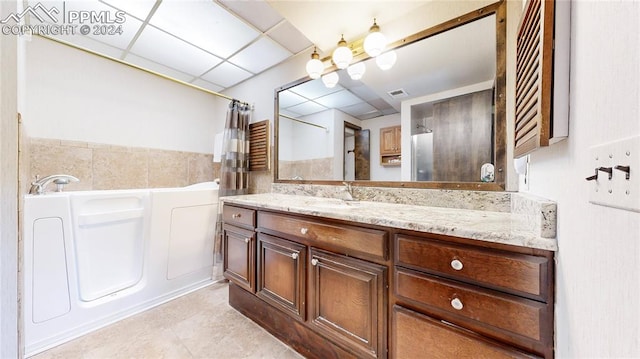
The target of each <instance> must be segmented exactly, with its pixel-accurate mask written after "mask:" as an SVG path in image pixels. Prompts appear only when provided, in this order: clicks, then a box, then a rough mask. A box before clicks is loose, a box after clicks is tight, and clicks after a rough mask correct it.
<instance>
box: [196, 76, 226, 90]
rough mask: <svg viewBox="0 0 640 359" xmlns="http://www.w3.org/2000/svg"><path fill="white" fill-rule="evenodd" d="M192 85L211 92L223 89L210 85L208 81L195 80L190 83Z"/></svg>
mask: <svg viewBox="0 0 640 359" xmlns="http://www.w3.org/2000/svg"><path fill="white" fill-rule="evenodd" d="M192 84H194V85H196V86H200V87H202V88H205V89H207V90H211V91H213V92H220V91H222V90H224V88H223V87H220V86H218V85H216V84H212V83H211V82H209V81H205V80H203V79H196V80H195V81H193V82H192Z"/></svg>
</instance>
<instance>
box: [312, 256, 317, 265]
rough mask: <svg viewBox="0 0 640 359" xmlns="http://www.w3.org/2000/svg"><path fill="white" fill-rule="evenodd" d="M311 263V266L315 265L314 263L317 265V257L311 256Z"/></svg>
mask: <svg viewBox="0 0 640 359" xmlns="http://www.w3.org/2000/svg"><path fill="white" fill-rule="evenodd" d="M311 265H312V266H316V265H318V260H317V259H315V258H313V259H312V260H311Z"/></svg>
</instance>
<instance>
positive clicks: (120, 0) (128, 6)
mask: <svg viewBox="0 0 640 359" xmlns="http://www.w3.org/2000/svg"><path fill="white" fill-rule="evenodd" d="M100 1H102V2H103V3H105V4H109V5H111V6H113V7H115V8H117V9H120V10H122V11H124V12H126V13H127V14H131V15H133V16H135V17H137V18H138V19H140V20H143V21H144V20H146V19H147V15H149V12H150V11H151V9H152V8H153V5H155V3H156V2H155V0H137V1H131V0H100Z"/></svg>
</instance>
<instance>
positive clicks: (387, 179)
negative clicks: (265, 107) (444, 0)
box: [275, 2, 506, 190]
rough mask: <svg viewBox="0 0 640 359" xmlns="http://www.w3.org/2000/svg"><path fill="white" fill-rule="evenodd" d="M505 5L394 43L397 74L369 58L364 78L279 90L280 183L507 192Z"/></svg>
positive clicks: (345, 75) (342, 75)
mask: <svg viewBox="0 0 640 359" xmlns="http://www.w3.org/2000/svg"><path fill="white" fill-rule="evenodd" d="M504 8H505V6H504V2H499V3H495V4H493V5H490V6H487V7H485V8H482V9H480V10H477V11H474V12H472V13H469V14H466V15H464V16H460V17H457V18H455V19H451V20H450V21H447V22H445V23H442V24H440V25H437V26H434V27H432V28H429V29H425V30H423V31H421V32H420V33H417V34H414V35H412V36H409V37H407V38H405V39H402V40H399V41H397V42H395V43H393V44H391V45H390V46H389V48H391V49H394V51H395V52H396V55H397V60H396V63H395V65H394V66H393V67H392V68H391V69H388V70H381V69H380V67H379V66H377V65H376V59H372V58H364V59H363V60H362V62H363V64H364V65H365V67H366V71H365V73H364V76H363V77H362V78H361V79H359V80H353V79H351V78H350V76H349V74H348V73H347V70H339V71H338V72H337V73H338V75H339V78H340V80H339V82H338V83H337V85H335V86H334V87H331V88H329V87H327V86H326V85H325V84H324V82H323V81H322V79H316V80H310V79H309V78H306V79H301V80H299V81H296V82H294V83H291V84H288V85H285V86H283V87H281V88H278V89H276V94H275V99H276V102H275V111H276V116H275V118H276V119H277V120H276V146H275V148H276V153H275V160H276V163H275V176H276V177H275V181H276V182H289V183H319V184H331V183H336V184H338V183H341V182H343V181H354V183H355V184H356V185H365V186H366V185H371V186H392V187H424V188H449V189H479V190H504V185H505V170H506V159H505V148H506V133H505V132H506V129H505V128H506V110H505V102H506V101H505V82H506V80H505V68H506V65H505V63H506V59H505V38H506V20H505V16H506V12H505V9H504ZM360 57H361V58H362V57H366V55H363V56H360ZM334 70H335V69H334Z"/></svg>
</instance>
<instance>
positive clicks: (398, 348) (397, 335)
mask: <svg viewBox="0 0 640 359" xmlns="http://www.w3.org/2000/svg"><path fill="white" fill-rule="evenodd" d="M391 326H392V328H391V335H392V342H393V343H394V345H393V350H392V352H391V353H390V354H391V355H390V357H391V358H397V359H408V358H411V359H418V358H426V357H428V358H491V359H501V358H504V359H514V358H539V357H538V356H535V355H532V354H529V353H525V352H521V351H519V350H517V349H515V348H513V347H510V346H508V345H505V344H501V343H498V342H495V341H492V340H489V339H487V338H483V337H481V336H479V335H477V334H474V333H471V332H469V331H467V330H463V329H460V328H458V327H456V326H453V325H450V324H448V323H446V322H441V321H439V320H436V319H434V318H431V317H428V316H426V315H422V314H420V313H416V312H414V311H412V310H409V309H406V308H403V307H400V306H394V307H393V314H392V318H391Z"/></svg>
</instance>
